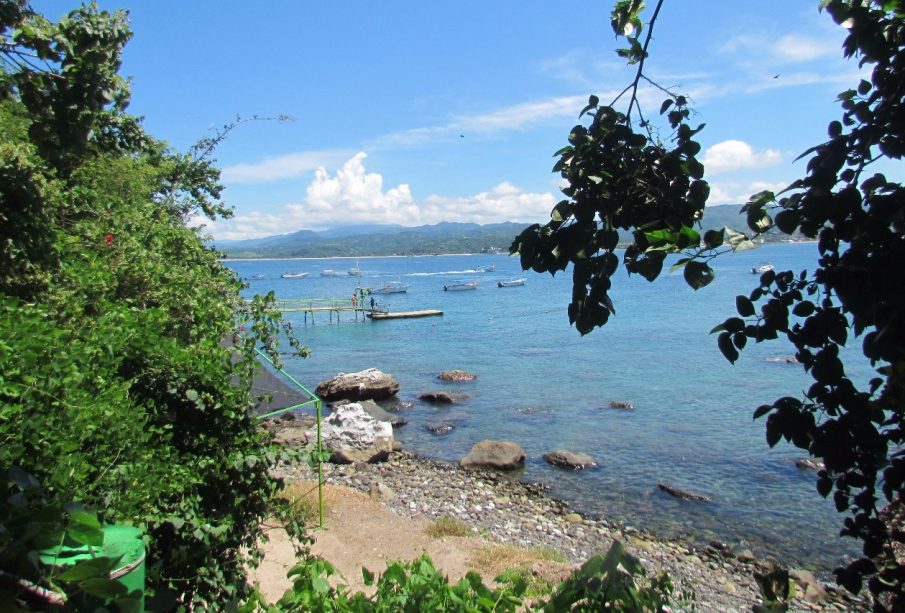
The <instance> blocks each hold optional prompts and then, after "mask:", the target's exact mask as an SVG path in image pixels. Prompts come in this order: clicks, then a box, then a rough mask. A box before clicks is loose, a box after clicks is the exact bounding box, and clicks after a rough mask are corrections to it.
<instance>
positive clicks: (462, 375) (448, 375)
mask: <svg viewBox="0 0 905 613" xmlns="http://www.w3.org/2000/svg"><path fill="white" fill-rule="evenodd" d="M437 378H438V379H440V380H441V381H455V382H460V381H474V380H475V379H477V378H478V376H477V375H476V374H474V373H470V372H467V371H464V370H444V371H443V372H441V373H440V374H439V375H437Z"/></svg>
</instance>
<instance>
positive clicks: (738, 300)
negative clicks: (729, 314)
mask: <svg viewBox="0 0 905 613" xmlns="http://www.w3.org/2000/svg"><path fill="white" fill-rule="evenodd" d="M735 310H736V311H738V314H739V315H741V316H742V317H751V316H752V315H754V303H753V302H751V301H750V300H748V297H747V296H736V297H735Z"/></svg>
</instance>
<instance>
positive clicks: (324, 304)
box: [274, 298, 443, 325]
mask: <svg viewBox="0 0 905 613" xmlns="http://www.w3.org/2000/svg"><path fill="white" fill-rule="evenodd" d="M274 307H275V308H276V310H278V311H280V312H281V313H303V314H304V316H305V325H308V321H309V318H310V320H311V325H314V315H315V313H321V314H322V315H323V314H326V315H327V317H328V321H329V323H331V324H332V323H333V318H334V317H336V323H339V315H340V313H343V312H347V313H351V314H352V316H353V317H354V320H355V321H358V316H359V315H361V320H362V321H364V320H365V318H366V317H369V318H371V319H375V320H377V319H408V318H411V317H431V316H435V315H443V311H439V310H437V309H424V310H421V311H398V312H388V311H384V310H382V309H381V308H380V305H377V308H374V309H372V308H370V307H365V306H363V305H362V301H361V300H358V301H355V302H353V301H352V299H351V298H296V299H291V300H277V301H275V302H274Z"/></svg>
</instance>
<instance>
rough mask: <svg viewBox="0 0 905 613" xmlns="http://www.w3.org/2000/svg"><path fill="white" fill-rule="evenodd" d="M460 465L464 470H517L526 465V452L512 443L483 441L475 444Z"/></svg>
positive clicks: (460, 461)
mask: <svg viewBox="0 0 905 613" xmlns="http://www.w3.org/2000/svg"><path fill="white" fill-rule="evenodd" d="M459 464H460V465H461V466H462V468H493V469H496V470H516V469H519V468H522V467H523V466H524V465H525V450H524V449H522V448H521V446H519V445H518V444H516V443H513V442H511V441H493V440H486V441H481V442H480V443H475V445H474V446H473V447H472V448H471V451H469V452H468V455H466V456H465V457H464V458H462V459H461V460H459Z"/></svg>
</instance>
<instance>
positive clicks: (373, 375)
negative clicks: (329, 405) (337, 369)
mask: <svg viewBox="0 0 905 613" xmlns="http://www.w3.org/2000/svg"><path fill="white" fill-rule="evenodd" d="M398 391H399V382H398V381H396V379H394V378H393V377H392V376H390V375H388V374H385V373H382V372H380V371H379V370H377V369H376V368H369V369H367V370H362V371H360V372H350V373H342V372H341V373H339V374H338V375H336V376H335V377H333V378H332V379H327V380H326V381H321V382H320V383H318V384H317V388H316V389H315V393H317V395H318V396H320V397H321V398H323V399H324V400H342V399H347V400H383V399H384V398H389V397H390V396H394V395H395V394H396V392H398Z"/></svg>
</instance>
